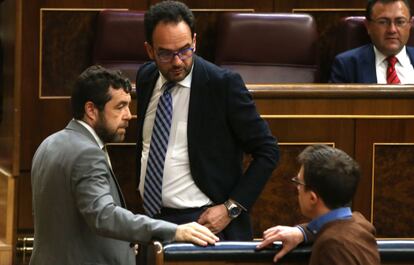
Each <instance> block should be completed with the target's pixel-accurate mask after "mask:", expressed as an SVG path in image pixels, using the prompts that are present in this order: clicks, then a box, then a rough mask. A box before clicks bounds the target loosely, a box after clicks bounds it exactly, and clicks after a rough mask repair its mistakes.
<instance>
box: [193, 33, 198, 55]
mask: <svg viewBox="0 0 414 265" xmlns="http://www.w3.org/2000/svg"><path fill="white" fill-rule="evenodd" d="M196 37H197V33H194V36H193V45H194V52H195V51H196V50H197V48H196V47H197V38H196Z"/></svg>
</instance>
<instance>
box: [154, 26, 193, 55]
mask: <svg viewBox="0 0 414 265" xmlns="http://www.w3.org/2000/svg"><path fill="white" fill-rule="evenodd" d="M152 42H153V45H154V47H157V48H158V47H161V48H164V49H170V50H175V49H179V48H181V47H183V46H185V45H186V44H190V43H191V42H192V36H191V29H190V27H189V26H188V25H187V23H185V22H184V21H180V22H178V23H175V22H160V23H158V24H157V26H156V27H155V29H154V33H153V35H152Z"/></svg>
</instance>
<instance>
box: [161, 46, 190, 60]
mask: <svg viewBox="0 0 414 265" xmlns="http://www.w3.org/2000/svg"><path fill="white" fill-rule="evenodd" d="M193 54H194V47H189V48H185V49H182V50H179V51H176V52H172V51H164V50H163V51H159V52H158V53H157V55H158V58H159V59H160V62H162V63H169V62H171V61H172V60H173V59H174V57H175V56H178V58H180V60H181V61H184V60H186V59H188V58H191V57H192V56H193Z"/></svg>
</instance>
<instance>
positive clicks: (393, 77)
mask: <svg viewBox="0 0 414 265" xmlns="http://www.w3.org/2000/svg"><path fill="white" fill-rule="evenodd" d="M387 61H388V68H387V84H400V83H401V82H400V79H399V78H398V75H397V71H396V70H395V64H396V63H397V61H398V60H397V57H395V56H394V55H392V56H389V57H387Z"/></svg>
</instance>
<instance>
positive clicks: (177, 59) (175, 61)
mask: <svg viewBox="0 0 414 265" xmlns="http://www.w3.org/2000/svg"><path fill="white" fill-rule="evenodd" d="M182 62H183V60H181V59H180V57H179V56H178V54H174V57H173V58H172V62H171V63H172V64H173V65H178V64H181V63H182Z"/></svg>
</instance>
